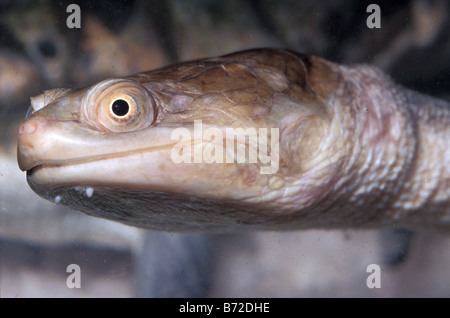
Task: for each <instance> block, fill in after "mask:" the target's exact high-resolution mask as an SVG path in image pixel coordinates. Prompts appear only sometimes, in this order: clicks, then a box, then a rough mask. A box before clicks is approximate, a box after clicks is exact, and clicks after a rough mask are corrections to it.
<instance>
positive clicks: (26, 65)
mask: <svg viewBox="0 0 450 318" xmlns="http://www.w3.org/2000/svg"><path fill="white" fill-rule="evenodd" d="M71 3H76V4H78V5H79V6H80V9H81V28H74V29H69V28H68V27H67V25H66V20H67V18H68V17H69V15H70V14H71V12H69V13H68V12H66V9H67V7H68V5H69V4H71ZM370 3H376V4H378V5H379V6H380V9H381V28H379V29H369V28H368V27H367V25H366V19H367V17H368V16H369V15H370V13H367V12H366V9H367V6H368V5H369V4H370ZM449 15H450V4H449V3H448V1H445V0H411V1H406V0H402V1H395V2H394V1H375V0H373V1H360V0H345V1H344V0H335V1H317V0H303V1H288V0H279V1H270V0H229V1H213V0H190V1H183V0H154V1H140V0H130V1H116V0H115V1H112V0H111V1H73V0H71V1H68V0H61V1H25V0H22V1H17V0H15V1H13V0H0V140H1V142H0V297H136V296H138V297H405V296H406V297H408V296H411V297H416V296H425V297H429V296H438V297H448V296H450V272H449V270H448V269H449V268H450V236H443V235H439V234H435V233H426V232H424V233H421V232H410V231H407V230H403V229H383V230H372V231H351V230H348V231H302V232H289V233H277V232H267V233H262V232H249V233H236V234H214V235H213V234H202V233H197V234H176V233H159V232H149V231H143V230H140V229H136V228H132V227H128V226H125V225H122V224H118V223H113V222H110V221H107V220H103V219H98V218H94V217H89V216H86V215H84V214H83V213H80V212H74V211H70V210H67V209H63V208H61V207H59V206H56V205H54V204H52V203H50V202H47V201H45V200H43V199H41V198H39V197H38V196H37V195H35V194H34V193H33V192H32V191H31V190H30V189H29V187H28V185H27V183H26V180H25V173H23V172H21V171H20V170H19V168H18V166H17V162H16V147H17V131H18V127H19V125H20V123H21V122H22V121H23V120H24V117H25V114H26V111H27V109H28V107H29V98H30V96H34V95H37V94H39V93H41V92H42V91H43V90H45V89H50V88H55V87H71V88H74V87H83V86H86V85H90V84H93V83H95V82H97V81H99V80H102V79H104V78H106V77H110V76H122V75H128V74H132V73H136V72H141V71H145V70H151V69H154V68H157V67H161V66H164V65H166V64H169V63H174V62H178V61H184V60H191V59H196V58H203V57H209V56H217V55H222V54H226V53H230V52H233V51H238V50H243V49H248V48H254V47H281V48H289V49H292V50H295V51H298V52H301V53H305V54H312V55H318V56H322V57H324V58H326V59H329V60H331V61H334V62H338V63H343V64H351V63H369V64H372V65H376V66H378V67H380V68H382V69H383V70H384V71H385V72H386V73H388V74H389V75H391V76H392V77H393V78H394V79H395V80H396V81H397V82H399V83H402V84H403V85H405V86H407V87H409V88H412V89H415V90H418V91H421V92H424V93H426V94H430V95H433V96H437V97H440V98H444V99H447V100H450V93H449V92H450V32H448V30H450V19H449ZM449 164H450V163H449ZM69 264H78V265H79V266H80V268H81V288H79V289H69V288H68V287H67V286H66V279H67V277H68V276H69V274H70V273H67V272H66V268H67V266H68V265H69ZM369 264H378V265H380V267H381V288H379V289H369V288H367V286H366V279H367V277H368V276H369V274H370V273H367V272H366V269H367V266H368V265H369Z"/></svg>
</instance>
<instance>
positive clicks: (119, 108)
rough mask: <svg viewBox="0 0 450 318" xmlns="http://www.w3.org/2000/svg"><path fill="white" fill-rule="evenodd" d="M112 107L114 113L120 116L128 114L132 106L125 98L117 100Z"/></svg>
mask: <svg viewBox="0 0 450 318" xmlns="http://www.w3.org/2000/svg"><path fill="white" fill-rule="evenodd" d="M111 108H112V111H113V113H114V114H115V115H116V116H119V117H123V116H125V115H126V114H128V112H129V110H130V106H129V105H128V103H127V102H126V101H124V100H123V99H117V100H115V101H114V103H113V104H112V106H111Z"/></svg>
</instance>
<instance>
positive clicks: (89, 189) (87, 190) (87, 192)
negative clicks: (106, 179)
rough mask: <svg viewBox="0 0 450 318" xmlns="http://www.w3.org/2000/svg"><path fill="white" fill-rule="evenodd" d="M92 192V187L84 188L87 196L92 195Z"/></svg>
mask: <svg viewBox="0 0 450 318" xmlns="http://www.w3.org/2000/svg"><path fill="white" fill-rule="evenodd" d="M93 194H94V188H91V187H89V188H86V195H87V196H88V198H90V197H92V195H93Z"/></svg>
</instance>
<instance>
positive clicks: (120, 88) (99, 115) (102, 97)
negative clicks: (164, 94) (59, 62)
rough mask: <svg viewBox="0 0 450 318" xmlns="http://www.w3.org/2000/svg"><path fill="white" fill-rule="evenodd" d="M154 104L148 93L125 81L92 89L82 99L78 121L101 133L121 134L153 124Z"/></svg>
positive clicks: (107, 81) (95, 86) (98, 85)
mask: <svg viewBox="0 0 450 318" xmlns="http://www.w3.org/2000/svg"><path fill="white" fill-rule="evenodd" d="M155 114H156V103H155V100H154V98H153V96H152V94H151V92H150V91H149V90H147V89H146V88H145V87H144V86H142V85H141V84H140V83H137V82H135V81H132V80H128V79H109V80H105V81H102V82H100V83H98V84H96V85H94V86H92V87H91V88H90V89H89V91H88V92H87V93H86V95H85V96H84V97H83V100H82V112H81V118H82V120H83V121H84V122H85V123H86V124H88V125H89V126H91V127H93V128H96V129H99V130H101V131H109V132H125V131H133V130H138V129H142V128H145V127H148V126H151V125H152V124H153V123H154V120H155Z"/></svg>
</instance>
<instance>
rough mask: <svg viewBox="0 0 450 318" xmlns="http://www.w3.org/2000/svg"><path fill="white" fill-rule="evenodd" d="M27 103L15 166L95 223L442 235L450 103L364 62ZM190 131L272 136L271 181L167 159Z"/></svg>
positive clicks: (230, 168)
mask: <svg viewBox="0 0 450 318" xmlns="http://www.w3.org/2000/svg"><path fill="white" fill-rule="evenodd" d="M117 99H125V100H127V101H129V102H130V103H131V104H133V103H136V104H137V105H138V107H137V108H138V109H139V110H138V112H137V113H136V115H135V116H134V117H133V116H131V117H130V118H131V119H123V118H122V119H121V120H117V118H114V116H112V115H111V111H110V109H111V105H112V104H113V102H114V101H115V100H117ZM34 101H35V102H32V104H33V105H32V106H33V107H34V109H35V111H36V112H35V113H34V114H33V115H31V117H29V118H28V119H27V120H26V121H25V122H24V123H23V124H22V126H21V129H20V132H19V147H18V159H19V166H20V167H21V169H22V170H27V171H28V173H27V176H28V182H29V184H30V186H31V187H32V188H33V190H34V191H35V192H36V193H38V194H39V195H41V196H42V197H44V198H47V199H49V200H54V201H55V202H57V203H60V204H64V205H67V206H69V207H72V208H74V209H77V210H80V211H83V212H85V213H88V214H91V215H94V216H100V217H105V218H109V219H113V220H117V221H120V222H123V223H126V224H130V225H134V226H138V227H144V228H151V229H157V230H170V231H187V230H200V231H234V230H246V229H263V230H278V229H307V228H368V227H380V226H391V225H399V226H406V227H422V228H430V229H438V230H443V231H450V223H449V220H450V211H449V207H450V203H449V202H450V201H449V200H450V199H449V198H450V168H449V165H450V152H449V147H450V141H449V139H450V138H449V135H450V128H449V127H450V125H449V124H450V106H449V103H447V102H445V101H442V100H438V99H434V98H432V97H428V96H424V95H420V94H417V93H414V92H412V91H409V90H407V89H405V88H402V87H399V86H398V85H396V84H394V83H393V82H392V81H391V80H390V79H389V77H387V76H386V75H384V74H383V73H382V72H381V71H379V70H378V69H375V68H372V67H369V66H366V65H356V66H340V65H337V64H334V63H331V62H328V61H325V60H323V59H320V58H316V57H308V56H303V55H300V54H297V53H294V52H291V51H286V50H275V49H264V50H250V51H244V52H238V53H234V54H230V55H226V56H222V57H218V58H212V59H204V60H199V61H193V62H186V63H181V64H176V65H172V66H168V67H165V68H162V69H159V70H155V71H150V72H145V73H140V74H137V75H133V76H128V77H125V78H123V79H110V80H106V81H103V82H101V83H99V84H96V85H93V86H91V87H87V88H84V89H81V90H68V89H64V90H63V89H55V90H51V91H47V92H45V94H43V95H40V96H39V97H37V98H35V99H34ZM194 120H201V121H202V125H203V126H202V127H205V128H207V127H215V128H217V129H218V131H219V132H224V131H225V129H226V128H238V127H240V128H255V129H261V128H267V129H268V131H270V129H271V128H276V129H278V131H279V138H278V139H277V140H278V141H279V147H275V145H276V144H271V147H272V148H271V152H270V153H267V154H268V155H269V154H270V155H274V154H275V153H276V150H279V161H278V162H277V165H276V169H274V170H273V172H274V173H269V174H264V173H261V171H262V170H261V167H263V166H267V165H265V163H262V162H261V161H258V162H256V163H249V162H247V163H237V162H233V163H205V162H202V163H176V162H174V160H173V154H172V152H171V150H172V149H173V148H174V145H175V144H176V143H177V140H175V141H174V139H173V138H172V133H173V131H174V129H175V128H179V127H184V128H185V129H186V130H187V131H189V132H191V133H193V136H194V138H196V137H195V136H196V135H195V133H194V132H193V127H194V125H193V124H194ZM216 132H217V130H216ZM200 136H201V135H200ZM220 136H225V134H223V135H220ZM197 137H198V136H197ZM225 139H227V138H225ZM225 139H224V140H223V144H222V145H223V147H224V148H225V144H226V140H225ZM272 139H273V140H275V139H276V135H270V136H269V140H270V141H272ZM199 140H201V138H200V139H198V138H197V139H195V141H194V142H195V143H196V144H197V145H198V142H199ZM227 140H228V139H227ZM216 141H217V140H216ZM219 141H221V140H220V139H219ZM202 142H203V148H202V149H203V150H204V149H205V146H208V145H209V146H211V145H214V143H213V141H212V138H211V137H205V136H204V135H203V140H202ZM234 143H235V144H237V146H241V147H245V146H249V143H246V142H245V141H239V140H235V141H234ZM250 146H251V145H250ZM225 150H226V149H224V152H225ZM272 158H276V157H275V156H273V157H272ZM89 188H91V189H89ZM87 189H89V190H87Z"/></svg>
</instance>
